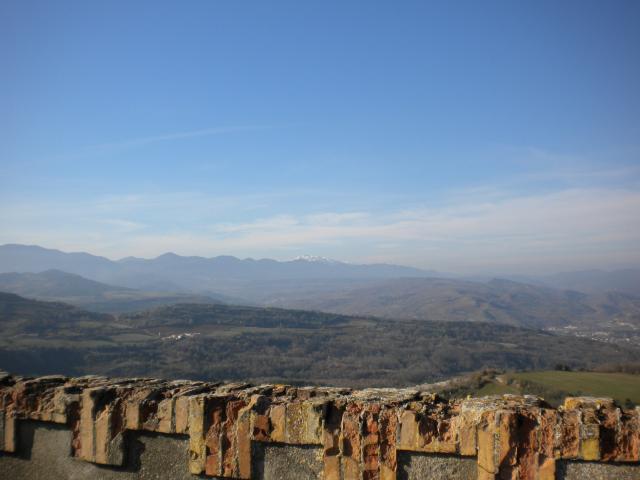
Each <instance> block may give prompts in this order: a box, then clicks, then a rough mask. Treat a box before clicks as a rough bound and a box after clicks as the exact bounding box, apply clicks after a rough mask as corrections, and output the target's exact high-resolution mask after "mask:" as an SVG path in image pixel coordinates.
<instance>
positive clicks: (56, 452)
mask: <svg viewBox="0 0 640 480" xmlns="http://www.w3.org/2000/svg"><path fill="white" fill-rule="evenodd" d="M71 436H72V432H71V431H70V430H68V429H67V428H66V427H64V426H62V425H56V424H51V423H44V422H33V421H25V422H19V427H18V442H19V443H18V444H19V453H17V454H0V455H2V456H0V478H6V479H10V478H11V479H21V478H24V479H30V480H52V479H60V480H64V479H78V480H81V479H85V478H94V479H101V480H112V479H113V480H126V479H134V478H136V479H159V478H166V479H177V480H178V479H189V480H193V479H194V478H195V477H194V476H193V475H190V474H189V472H188V470H187V452H188V449H187V446H188V445H187V442H188V440H187V439H186V438H185V437H182V436H177V437H169V436H167V435H157V434H147V433H145V434H140V433H135V434H133V435H131V438H130V439H129V442H127V443H128V451H127V461H126V463H125V464H124V465H123V466H122V467H104V466H98V465H95V464H92V463H89V462H83V461H80V460H78V459H76V458H73V457H72V456H71V450H70V446H71Z"/></svg>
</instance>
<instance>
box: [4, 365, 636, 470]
mask: <svg viewBox="0 0 640 480" xmlns="http://www.w3.org/2000/svg"><path fill="white" fill-rule="evenodd" d="M23 420H38V421H44V422H52V423H60V424H65V425H67V426H68V427H69V428H70V429H71V432H72V441H71V451H72V453H73V455H74V456H76V457H78V458H80V459H83V460H86V461H89V462H94V463H99V464H105V465H116V466H117V465H122V463H123V458H124V451H125V449H124V442H125V441H126V439H127V437H126V435H125V432H126V430H137V431H149V432H160V433H164V434H181V435H185V434H186V435H188V436H189V464H188V466H185V470H186V469H187V468H188V470H189V471H190V472H191V473H193V474H205V475H208V476H215V477H225V478H236V479H242V480H249V479H250V478H251V477H252V475H253V474H254V472H253V471H252V469H253V467H252V465H253V464H252V442H277V443H285V444H289V445H318V446H320V447H322V465H323V466H322V470H323V472H322V478H323V479H324V480H352V479H353V480H355V479H357V480H394V479H395V478H397V475H398V452H399V451H407V452H420V453H422V454H426V455H431V454H445V455H447V456H456V455H458V456H467V457H477V465H478V470H477V471H478V478H479V479H487V480H488V479H491V480H496V479H514V480H515V479H518V480H551V479H554V478H555V476H556V462H557V460H565V459H569V460H572V459H577V460H582V461H605V462H638V461H639V460H640V458H639V455H640V410H639V409H634V410H623V409H621V408H620V407H619V406H618V405H616V404H615V403H614V402H613V401H612V400H610V399H603V398H591V397H574V398H568V399H567V400H566V401H565V403H564V405H563V406H562V407H560V408H559V409H553V408H551V407H550V406H549V405H547V404H546V403H544V401H543V400H542V399H539V398H536V397H530V396H514V395H504V396H495V397H485V398H479V399H467V400H455V401H447V400H444V399H442V398H440V397H438V396H437V395H433V394H429V393H426V392H421V391H419V390H415V389H397V390H396V389H368V390H360V391H351V390H346V389H337V388H334V389H332V388H311V387H291V386H286V385H263V386H258V387H253V386H250V385H247V384H241V383H236V384H212V383H203V382H189V381H177V382H165V381H161V380H154V379H130V380H128V379H107V378H103V377H82V378H75V379H74V378H66V377H60V376H50V377H42V378H35V379H34V378H21V377H13V376H10V375H0V450H2V451H5V452H15V450H16V448H17V447H19V446H18V445H16V431H17V425H18V423H17V422H20V421H23Z"/></svg>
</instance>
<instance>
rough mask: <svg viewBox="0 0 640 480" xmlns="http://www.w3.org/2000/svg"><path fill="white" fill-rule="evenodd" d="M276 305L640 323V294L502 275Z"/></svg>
mask: <svg viewBox="0 0 640 480" xmlns="http://www.w3.org/2000/svg"><path fill="white" fill-rule="evenodd" d="M271 304H272V305H274V306H280V307H287V308H306V309H312V310H319V311H325V312H333V313H341V314H346V315H374V316H379V317H384V318H405V319H422V320H431V321H470V322H489V323H496V324H498V323H501V324H508V325H516V326H522V327H531V328H544V327H552V326H554V327H561V326H567V325H577V326H580V327H585V326H594V325H604V324H605V323H608V322H623V323H624V322H627V323H630V324H632V325H636V326H638V327H639V328H640V297H634V296H630V295H626V294H622V293H607V294H599V295H587V294H583V293H579V292H575V291H568V290H555V289H551V288H548V287H541V286H535V285H528V284H523V283H518V282H512V281H509V280H498V279H496V280H492V281H489V282H486V283H482V282H471V281H464V280H454V279H439V278H406V279H397V280H389V281H384V282H378V283H375V284H372V285H368V286H364V287H356V288H346V289H345V288H342V289H340V290H337V291H331V292H320V293H315V294H314V293H308V294H305V295H296V294H291V295H288V296H283V297H281V298H279V299H277V300H274V301H273V302H271Z"/></svg>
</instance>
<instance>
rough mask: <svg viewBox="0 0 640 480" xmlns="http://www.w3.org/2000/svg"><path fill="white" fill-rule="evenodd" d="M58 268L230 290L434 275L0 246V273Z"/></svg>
mask: <svg viewBox="0 0 640 480" xmlns="http://www.w3.org/2000/svg"><path fill="white" fill-rule="evenodd" d="M51 269H56V270H62V271H65V272H68V273H74V274H77V275H81V276H83V277H86V278H88V279H91V280H95V281H99V282H105V283H110V284H114V285H122V286H125V287H129V288H137V289H150V288H154V287H155V286H156V285H158V284H161V285H165V286H172V287H174V288H171V289H172V290H175V291H185V292H186V291H189V292H205V291H217V290H218V289H219V288H224V289H227V292H223V293H228V291H229V290H228V289H230V288H233V285H234V284H237V283H247V282H263V281H267V282H272V281H289V280H304V279H361V280H371V279H384V278H398V277H428V276H433V275H435V274H437V272H430V271H425V270H420V269H417V268H413V267H404V266H399V265H388V264H373V265H355V264H348V263H343V262H338V261H316V260H309V259H303V258H300V259H297V260H290V261H282V262H280V261H276V260H271V259H260V260H255V259H252V258H247V259H243V260H241V259H239V258H236V257H233V256H228V255H223V256H218V257H213V258H204V257H197V256H189V257H183V256H180V255H176V254H175V253H165V254H164V255H160V256H159V257H156V258H153V259H143V258H135V257H127V258H123V259H121V260H118V261H113V260H109V259H107V258H105V257H99V256H95V255H91V254H88V253H77V252H75V253H65V252H61V251H59V250H51V249H46V248H42V247H38V246H27V245H16V244H8V245H2V246H0V272H19V273H26V272H32V273H38V272H42V271H45V270H51Z"/></svg>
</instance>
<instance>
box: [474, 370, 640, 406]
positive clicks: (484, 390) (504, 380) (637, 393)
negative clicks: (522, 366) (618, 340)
mask: <svg viewBox="0 0 640 480" xmlns="http://www.w3.org/2000/svg"><path fill="white" fill-rule="evenodd" d="M503 393H528V394H533V395H540V396H542V397H544V398H545V399H546V400H547V401H549V402H551V403H553V404H559V403H561V402H562V400H563V398H564V397H567V396H580V395H589V396H595V397H611V398H613V399H614V400H616V402H617V403H619V404H620V405H630V404H631V403H633V404H635V405H640V375H631V374H626V373H599V372H564V371H555V370H545V371H535V372H518V373H505V374H502V375H497V376H496V377H495V378H493V379H492V380H491V381H489V382H486V383H484V384H483V385H482V387H481V388H479V389H478V390H476V391H475V392H474V394H475V395H478V396H481V395H496V394H503Z"/></svg>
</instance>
